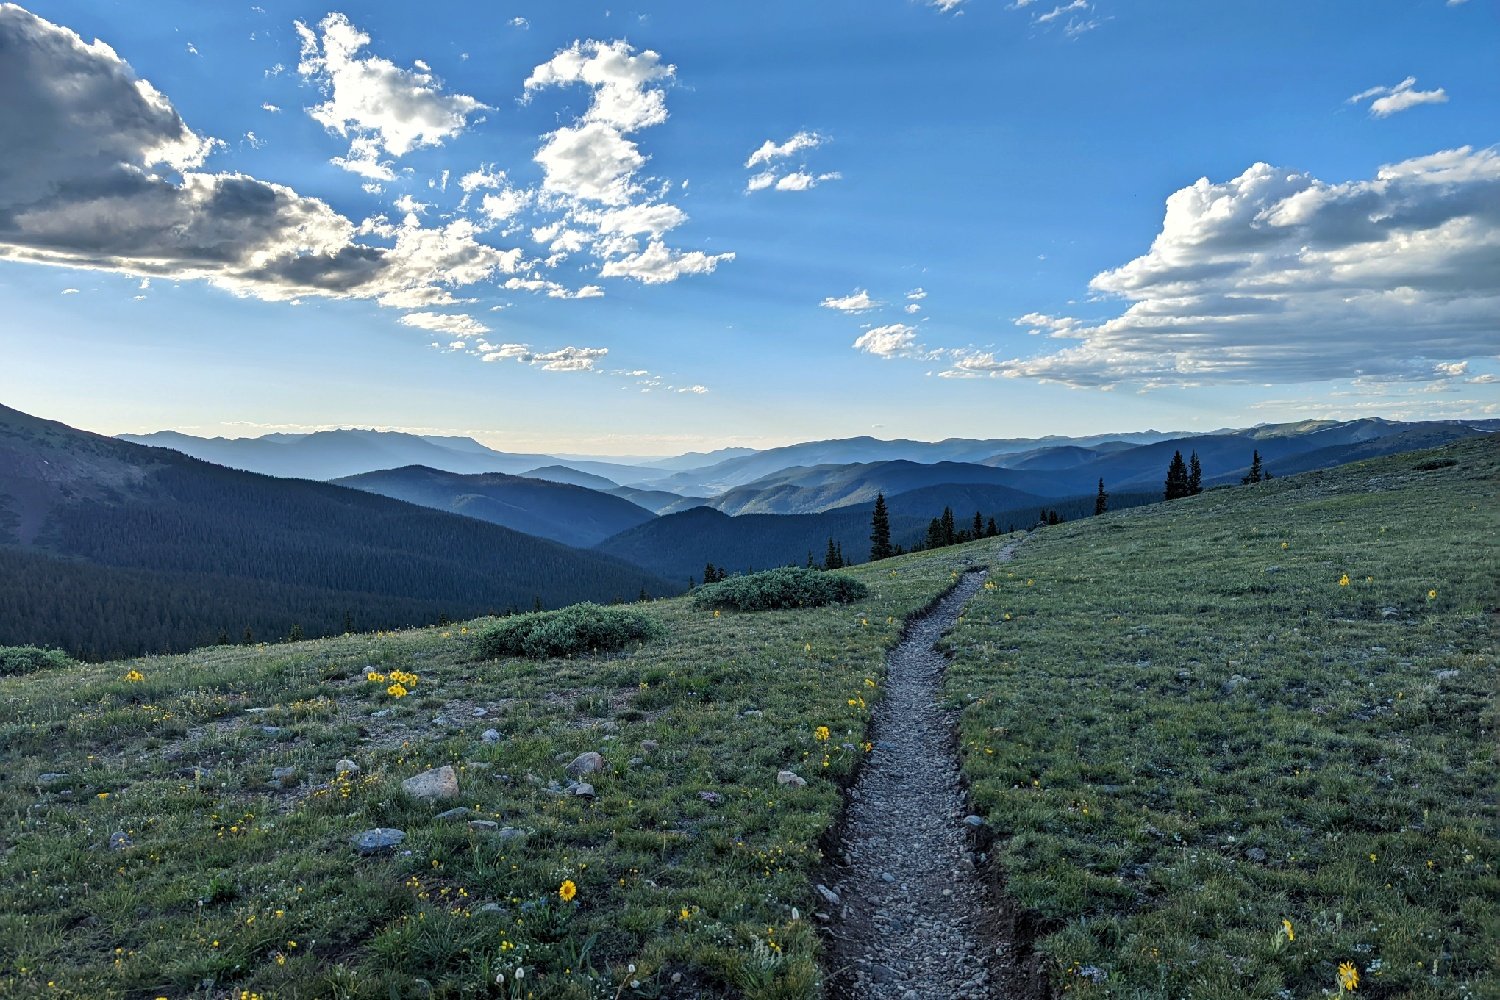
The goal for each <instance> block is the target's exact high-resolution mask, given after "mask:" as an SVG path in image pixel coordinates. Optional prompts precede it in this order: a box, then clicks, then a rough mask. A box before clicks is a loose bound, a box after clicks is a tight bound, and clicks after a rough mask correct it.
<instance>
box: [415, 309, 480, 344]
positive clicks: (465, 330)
mask: <svg viewBox="0 0 1500 1000" xmlns="http://www.w3.org/2000/svg"><path fill="white" fill-rule="evenodd" d="M401 325H402V326H414V327H416V328H418V329H420V330H431V331H433V332H434V333H449V334H453V335H454V336H456V337H473V336H477V335H479V334H481V333H489V332H490V328H489V327H487V326H485V325H484V324H483V323H481V322H479V321H478V320H477V319H475V318H474V317H473V316H465V315H463V314H456V315H455V314H450V313H435V312H410V313H407V314H406V315H405V316H402V317H401ZM450 346H452V347H454V348H459V347H461V346H462V345H459V344H453V345H450Z"/></svg>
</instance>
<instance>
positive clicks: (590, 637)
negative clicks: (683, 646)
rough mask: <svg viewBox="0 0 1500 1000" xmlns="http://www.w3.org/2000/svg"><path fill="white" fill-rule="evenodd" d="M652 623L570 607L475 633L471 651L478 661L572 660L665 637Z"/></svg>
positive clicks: (591, 607)
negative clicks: (515, 658)
mask: <svg viewBox="0 0 1500 1000" xmlns="http://www.w3.org/2000/svg"><path fill="white" fill-rule="evenodd" d="M666 631H667V630H666V629H665V628H664V627H663V626H662V624H661V623H660V622H658V621H657V620H656V619H654V618H651V617H650V616H648V615H643V614H641V613H640V612H638V611H629V610H626V609H625V608H602V607H600V606H599V605H597V604H574V605H571V606H569V607H566V608H561V609H559V610H557V611H536V612H533V613H531V614H527V615H516V616H514V617H512V618H505V619H502V620H501V621H498V622H496V623H495V624H494V625H490V626H488V627H487V628H483V629H480V630H479V632H478V633H477V634H476V636H475V638H474V648H475V651H476V652H477V654H478V656H479V658H480V659H482V660H493V659H496V658H498V657H502V656H530V657H535V658H537V659H543V658H545V657H549V656H573V655H577V654H582V653H594V652H605V651H608V650H614V649H623V648H624V647H625V646H627V645H629V644H630V643H633V642H645V641H647V640H649V639H656V638H659V637H660V636H663V635H665V634H666Z"/></svg>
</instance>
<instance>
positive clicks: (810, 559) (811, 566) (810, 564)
mask: <svg viewBox="0 0 1500 1000" xmlns="http://www.w3.org/2000/svg"><path fill="white" fill-rule="evenodd" d="M807 568H808V569H817V568H818V564H817V563H815V562H813V557H812V549H808V550H807Z"/></svg>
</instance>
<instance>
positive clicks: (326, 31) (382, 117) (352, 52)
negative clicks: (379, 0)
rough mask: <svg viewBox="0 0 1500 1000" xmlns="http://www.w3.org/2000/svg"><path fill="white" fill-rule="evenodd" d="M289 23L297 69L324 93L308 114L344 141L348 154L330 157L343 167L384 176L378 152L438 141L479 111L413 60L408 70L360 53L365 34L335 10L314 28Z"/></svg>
mask: <svg viewBox="0 0 1500 1000" xmlns="http://www.w3.org/2000/svg"><path fill="white" fill-rule="evenodd" d="M295 26H296V29H297V34H298V36H299V38H300V39H301V45H302V59H301V62H300V63H299V64H298V66H297V72H299V73H301V74H302V76H303V77H306V78H308V79H312V80H315V81H317V82H318V83H319V84H320V85H321V86H322V87H323V88H324V91H325V92H326V93H327V95H328V100H326V101H325V102H323V103H322V104H319V105H317V106H316V107H312V108H309V109H308V114H310V115H312V117H313V118H314V119H315V120H317V121H318V122H319V123H321V124H322V125H323V126H324V127H325V128H327V129H329V130H330V131H333V132H336V133H338V134H339V135H340V136H343V137H345V138H348V139H349V140H350V142H349V154H348V155H347V156H342V157H337V158H335V159H334V160H333V161H332V162H333V163H335V164H337V165H338V166H340V167H343V168H344V169H345V170H349V171H352V172H354V173H357V174H360V175H362V176H365V177H369V178H371V179H372V180H390V179H392V177H393V176H394V174H393V173H392V171H391V168H390V166H389V165H388V163H387V162H386V161H384V160H382V155H387V156H391V157H401V156H405V155H406V154H407V153H409V152H410V151H411V150H413V149H416V148H418V147H421V146H437V145H441V144H442V143H443V142H444V141H446V140H448V139H451V138H453V137H454V136H456V135H458V134H460V133H461V132H463V131H464V129H465V128H467V127H468V124H469V116H470V115H472V114H474V113H476V112H478V111H482V110H485V109H486V106H485V105H484V104H481V103H480V102H479V101H478V100H476V99H474V98H473V97H469V96H467V95H464V94H445V93H443V89H442V86H441V84H439V83H438V81H437V79H436V78H435V77H434V76H433V74H432V71H431V68H430V67H429V66H428V65H427V64H426V63H424V62H422V61H421V60H418V61H417V62H416V63H415V64H414V68H412V69H409V70H408V69H402V68H400V67H399V66H397V65H396V64H395V63H393V62H391V61H390V60H389V59H384V58H381V57H380V56H373V55H363V56H362V55H361V54H360V50H361V49H363V48H364V47H365V46H366V45H368V44H369V43H370V36H369V35H367V34H365V33H364V32H362V31H360V30H359V29H358V28H356V27H355V26H354V25H353V24H351V23H350V21H349V19H348V18H347V17H345V16H344V15H343V14H338V13H334V14H329V15H328V16H327V17H325V18H323V20H322V21H320V22H319V23H318V28H317V30H314V29H313V28H310V27H308V26H307V25H306V24H304V23H303V22H301V21H297V22H296V25H295ZM319 32H321V35H320V34H319Z"/></svg>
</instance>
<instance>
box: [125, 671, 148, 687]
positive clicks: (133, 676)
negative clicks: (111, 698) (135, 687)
mask: <svg viewBox="0 0 1500 1000" xmlns="http://www.w3.org/2000/svg"><path fill="white" fill-rule="evenodd" d="M125 679H126V680H127V681H129V682H130V683H132V684H139V683H140V682H141V681H143V680H145V679H146V675H145V674H143V673H141V672H140V671H139V670H129V671H126V673H125Z"/></svg>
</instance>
